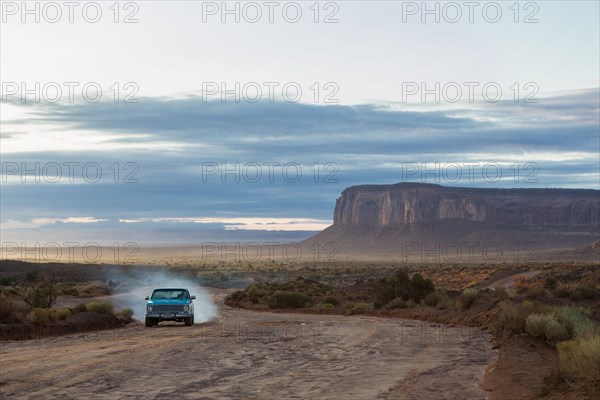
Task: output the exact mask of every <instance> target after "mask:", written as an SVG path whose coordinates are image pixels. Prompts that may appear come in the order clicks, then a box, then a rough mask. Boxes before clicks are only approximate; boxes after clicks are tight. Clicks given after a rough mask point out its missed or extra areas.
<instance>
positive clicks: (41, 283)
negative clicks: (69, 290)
mask: <svg viewBox="0 0 600 400" xmlns="http://www.w3.org/2000/svg"><path fill="white" fill-rule="evenodd" d="M30 272H32V271H30ZM33 272H35V274H32V275H31V276H28V277H27V280H28V281H29V282H30V283H29V284H28V285H27V288H26V289H25V293H24V295H23V300H25V302H26V303H27V304H29V305H30V306H31V307H32V308H50V307H52V305H53V304H54V302H55V301H56V298H57V297H58V295H59V294H60V290H59V288H58V284H57V282H56V276H55V275H54V274H50V273H44V272H38V271H33ZM28 274H29V273H28ZM30 279H33V280H30Z"/></svg>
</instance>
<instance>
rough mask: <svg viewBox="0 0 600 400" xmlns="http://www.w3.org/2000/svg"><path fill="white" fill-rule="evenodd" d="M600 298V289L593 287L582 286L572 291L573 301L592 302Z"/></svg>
mask: <svg viewBox="0 0 600 400" xmlns="http://www.w3.org/2000/svg"><path fill="white" fill-rule="evenodd" d="M596 297H598V289H597V288H596V287H594V286H592V285H580V286H577V287H575V288H574V289H573V290H572V291H571V298H572V299H573V300H590V299H594V298H596Z"/></svg>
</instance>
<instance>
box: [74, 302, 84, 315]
mask: <svg viewBox="0 0 600 400" xmlns="http://www.w3.org/2000/svg"><path fill="white" fill-rule="evenodd" d="M85 311H87V307H86V305H85V304H83V303H79V304H77V305H76V306H75V307H73V308H72V309H71V312H72V313H73V314H75V313H78V312H85Z"/></svg>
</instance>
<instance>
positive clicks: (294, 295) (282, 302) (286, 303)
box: [269, 290, 313, 308]
mask: <svg viewBox="0 0 600 400" xmlns="http://www.w3.org/2000/svg"><path fill="white" fill-rule="evenodd" d="M270 300H271V301H270V303H269V307H271V308H304V307H306V306H308V305H311V304H312V302H313V301H312V298H310V297H309V296H307V295H305V294H304V293H299V292H290V291H287V290H276V291H275V293H273V295H272V296H271V299H270Z"/></svg>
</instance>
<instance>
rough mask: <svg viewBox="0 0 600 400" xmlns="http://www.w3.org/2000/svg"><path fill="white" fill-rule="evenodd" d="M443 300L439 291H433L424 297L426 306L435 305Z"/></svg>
mask: <svg viewBox="0 0 600 400" xmlns="http://www.w3.org/2000/svg"><path fill="white" fill-rule="evenodd" d="M440 301H442V295H441V294H440V293H439V292H431V293H429V294H428V295H427V296H425V298H424V299H423V304H425V305H426V306H431V307H435V306H437V305H438V304H439V303H440Z"/></svg>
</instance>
